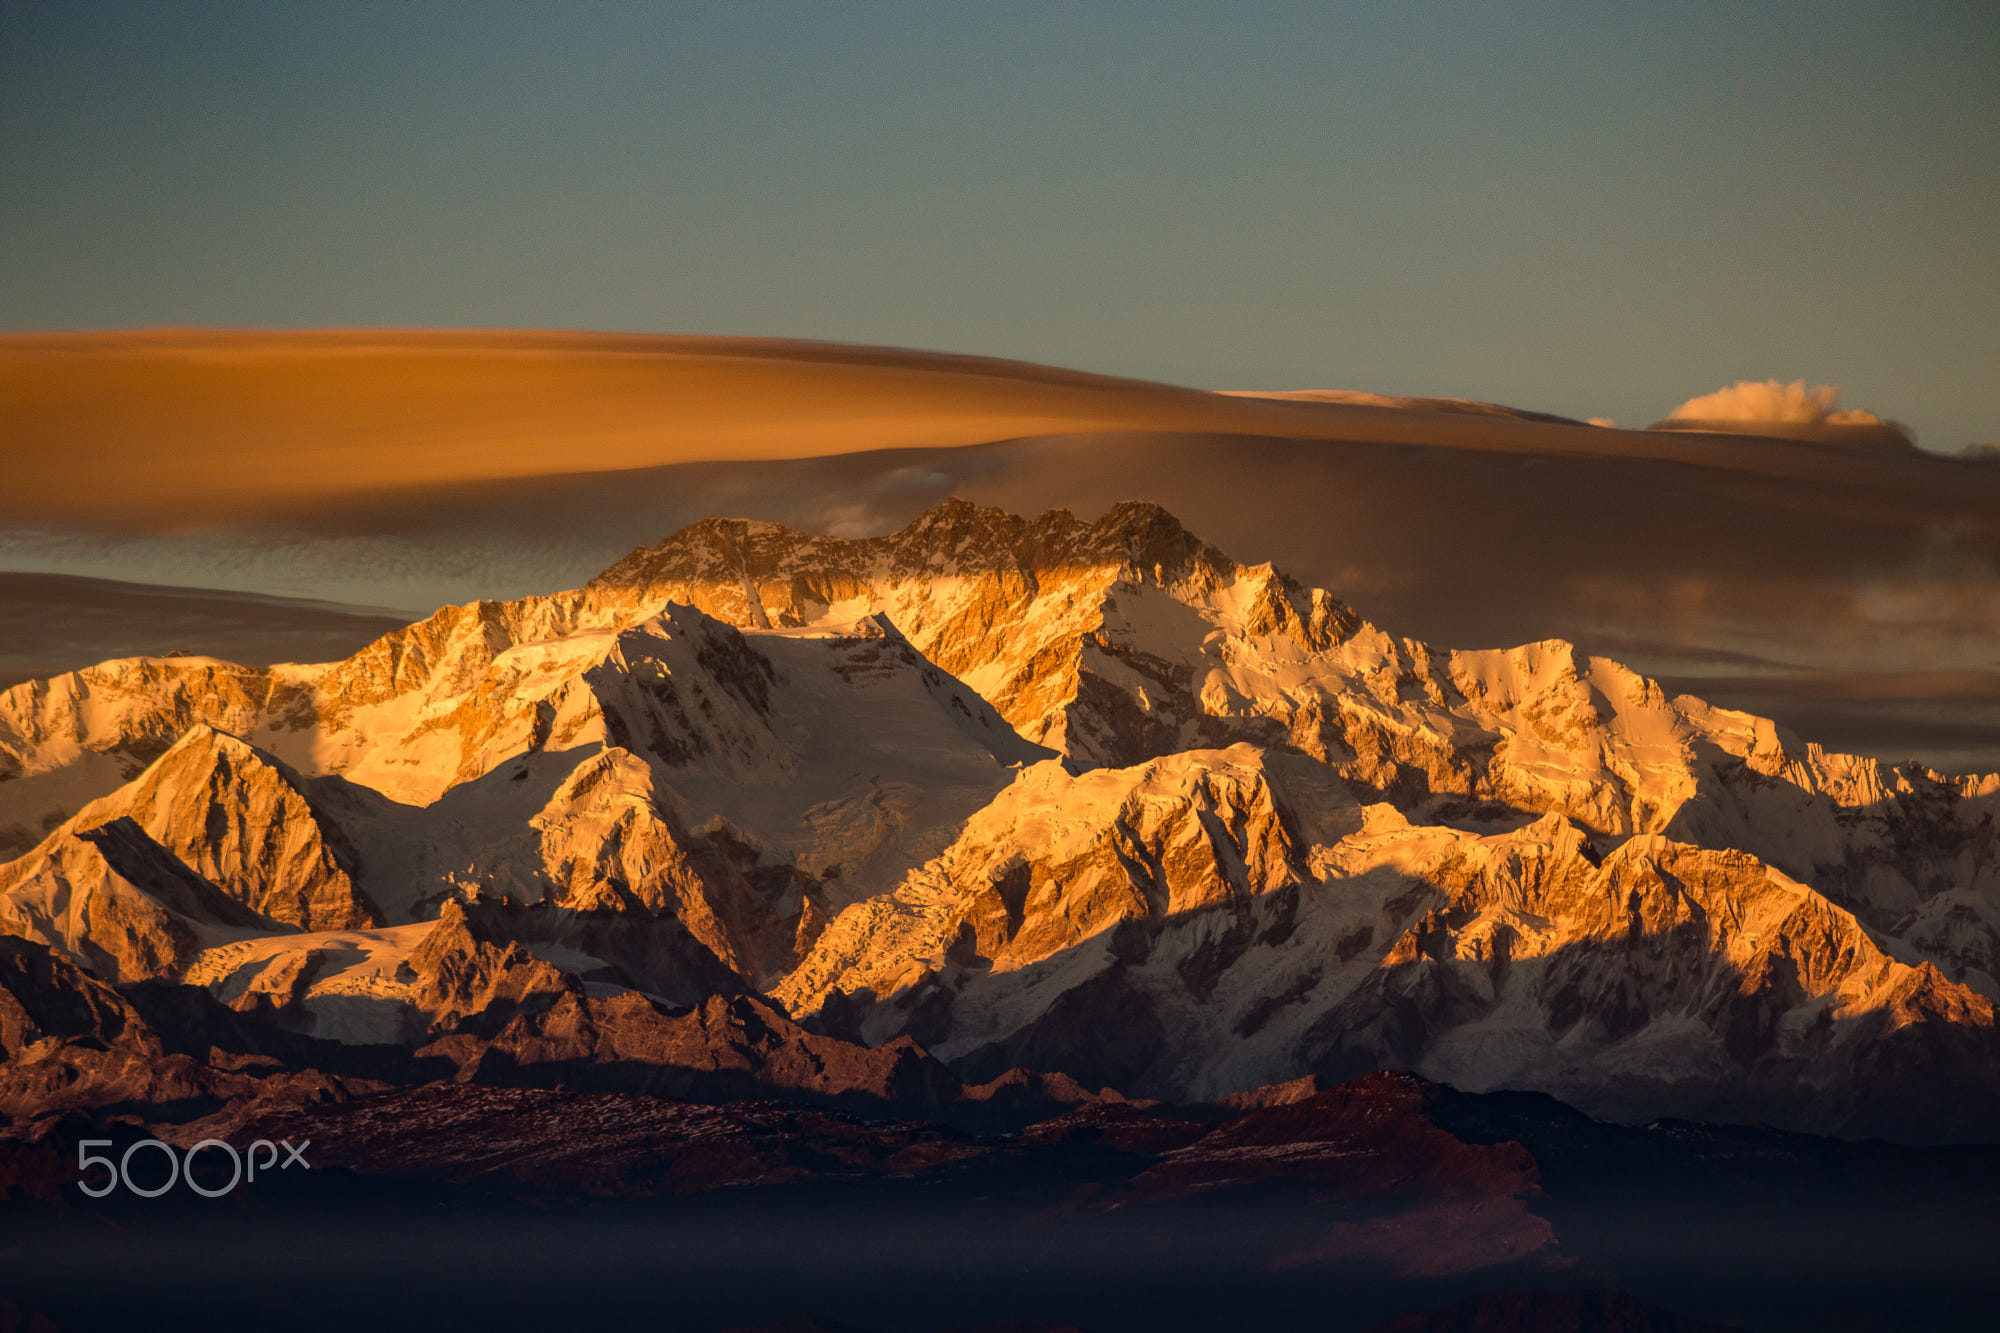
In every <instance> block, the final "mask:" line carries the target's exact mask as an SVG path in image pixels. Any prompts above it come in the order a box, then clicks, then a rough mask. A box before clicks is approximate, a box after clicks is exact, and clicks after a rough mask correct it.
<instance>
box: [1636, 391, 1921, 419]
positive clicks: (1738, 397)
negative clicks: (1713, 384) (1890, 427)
mask: <svg viewBox="0 0 2000 1333" xmlns="http://www.w3.org/2000/svg"><path fill="white" fill-rule="evenodd" d="M1839 403H1840V386H1839V385H1838V384H1815V385H1813V386H1812V387H1811V388H1807V387H1806V382H1805V381H1804V380H1793V381H1792V382H1791V383H1790V384H1786V383H1784V382H1783V381H1781V380H1738V381H1736V383H1734V384H1732V385H1730V386H1729V387H1728V388H1726V389H1717V390H1716V391H1715V392H1714V393H1709V394H1703V395H1702V396H1701V397H1699V398H1690V399H1688V400H1687V401H1686V402H1685V403H1682V404H1681V405H1680V406H1679V407H1677V408H1675V409H1674V410H1673V411H1671V412H1669V413H1667V420H1668V421H1743V422H1752V421H1755V422H1782V423H1787V424H1791V425H1799V426H1819V425H1826V426H1879V425H1881V424H1882V418H1880V417H1878V416H1876V415H1875V414H1874V413H1873V412H1862V411H1859V410H1855V409H1848V410H1845V411H1842V410H1840V409H1839Z"/></svg>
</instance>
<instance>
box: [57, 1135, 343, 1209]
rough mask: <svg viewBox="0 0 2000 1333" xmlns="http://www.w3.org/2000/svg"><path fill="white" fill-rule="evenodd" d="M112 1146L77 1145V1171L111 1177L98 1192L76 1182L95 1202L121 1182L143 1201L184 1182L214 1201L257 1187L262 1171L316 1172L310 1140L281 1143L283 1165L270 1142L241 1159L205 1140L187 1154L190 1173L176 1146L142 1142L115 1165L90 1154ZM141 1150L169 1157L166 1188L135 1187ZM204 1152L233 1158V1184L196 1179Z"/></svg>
mask: <svg viewBox="0 0 2000 1333" xmlns="http://www.w3.org/2000/svg"><path fill="white" fill-rule="evenodd" d="M111 1142H112V1141H111V1140H110V1139H84V1140H82V1141H81V1142H80V1143H78V1144H77V1145H76V1169H77V1170H79V1171H82V1172H84V1173H86V1174H88V1172H89V1171H90V1168H91V1167H93V1166H101V1167H103V1168H104V1169H105V1170H106V1171H108V1172H110V1173H111V1178H110V1179H109V1180H106V1181H105V1182H104V1183H103V1184H102V1185H100V1186H97V1187H95V1188H92V1186H91V1184H90V1182H89V1181H88V1180H79V1181H77V1182H76V1187H77V1188H78V1189H80V1190H82V1191H83V1192H84V1193H85V1194H88V1195H89V1196H90V1197H91V1198H93V1199H101V1198H103V1197H104V1196H105V1195H107V1194H109V1193H111V1191H113V1190H115V1189H117V1188H118V1186H119V1184H120V1182H123V1184H124V1186H125V1188H126V1189H128V1190H130V1191H132V1193H134V1194H136V1195H138V1196H139V1197H140V1198H142V1199H155V1198H158V1197H159V1196H160V1195H162V1194H165V1193H166V1192H167V1191H168V1190H170V1189H172V1188H173V1187H174V1185H175V1184H176V1183H177V1182H179V1181H180V1180H181V1179H183V1178H185V1179H186V1180H187V1187H188V1188H189V1189H191V1190H193V1191H194V1192H195V1193H196V1194H200V1195H203V1196H205V1197H207V1198H210V1199H219V1198H221V1197H222V1196H223V1195H225V1194H227V1193H229V1191H231V1190H233V1189H235V1188H236V1186H237V1185H238V1183H240V1182H242V1181H245V1180H248V1181H251V1182H253V1183H254V1182H255V1181H256V1179H257V1172H258V1171H260V1170H261V1171H263V1172H264V1173H265V1174H266V1175H268V1174H270V1171H271V1168H272V1166H274V1165H276V1166H277V1167H278V1169H279V1170H280V1171H286V1170H289V1169H291V1167H292V1164H293V1163H297V1164H298V1165H300V1166H302V1167H304V1168H305V1169H306V1170H308V1171H310V1170H312V1165H311V1163H309V1162H307V1161H306V1149H307V1148H310V1147H312V1140H311V1139H307V1140H306V1141H305V1142H304V1143H301V1144H300V1145H299V1146H298V1147H296V1148H294V1147H293V1146H292V1141H291V1140H290V1139H280V1140H279V1141H278V1142H279V1143H282V1144H284V1146H285V1160H284V1162H283V1163H282V1164H280V1163H279V1162H278V1144H277V1143H273V1142H271V1141H270V1140H269V1139H258V1140H257V1141H256V1142H255V1143H253V1144H251V1145H250V1151H249V1152H248V1153H246V1154H243V1155H241V1156H239V1155H238V1154H237V1151H236V1149H234V1148H232V1147H230V1146H229V1145H228V1144H226V1143H224V1142H223V1141H222V1140H221V1139H203V1140H202V1141H201V1142H200V1143H197V1144H195V1145H194V1146H193V1147H192V1148H189V1149H188V1150H187V1155H186V1159H185V1160H186V1165H187V1170H186V1171H185V1172H183V1171H182V1170H181V1166H182V1161H183V1159H182V1156H181V1154H179V1153H178V1152H176V1151H175V1150H174V1146H173V1145H172V1144H170V1143H162V1142H160V1141H159V1140H158V1139H140V1140H139V1141H138V1142H137V1143H135V1144H133V1145H132V1146H131V1147H129V1148H127V1149H126V1150H125V1155H124V1156H122V1157H120V1158H119V1159H118V1160H117V1161H116V1162H115V1163H114V1162H113V1161H112V1160H111V1159H110V1158H109V1157H99V1156H96V1155H94V1154H93V1153H92V1152H91V1151H90V1150H91V1149H92V1148H109V1147H110V1146H111ZM141 1148H158V1149H159V1150H160V1151H161V1152H163V1153H165V1154H166V1155H167V1179H166V1183H165V1184H163V1185H156V1186H154V1187H153V1188H151V1189H145V1188H142V1187H140V1186H138V1185H135V1184H133V1183H132V1154H133V1153H135V1152H138V1151H139V1149H141ZM204 1148H220V1149H221V1150H222V1151H223V1152H226V1153H228V1154H229V1183H228V1184H227V1185H224V1186H222V1187H221V1188H219V1189H215V1188H210V1187H209V1186H206V1185H203V1184H202V1183H201V1182H200V1181H198V1180H196V1179H195V1178H194V1159H195V1155H196V1154H197V1153H199V1152H201V1151H202V1149H204ZM259 1148H262V1149H265V1150H267V1152H268V1156H266V1157H265V1158H264V1160H263V1161H262V1162H261V1163H260V1162H259V1161H258V1160H257V1150H258V1149H259ZM245 1158H247V1159H248V1170H247V1171H246V1170H245Z"/></svg>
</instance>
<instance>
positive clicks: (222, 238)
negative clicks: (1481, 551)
mask: <svg viewBox="0 0 2000 1333" xmlns="http://www.w3.org/2000/svg"><path fill="white" fill-rule="evenodd" d="M1996 238H2000V7H1996V6H1994V5H1992V4H1990V3H1984V2H1983V0H1982V2H1980V3H1971V4H1958V5H1953V4H1882V5H1831V4H1812V5H1799V4H1784V3H1768V4H1736V5H1720V6H1710V5H1699V4H1682V3H1662V4H1657V5H1654V4H1648V5H1632V4H1615V5H1613V4H1605V5H1595V4H1563V5H1527V4H1519V5H1516V4H1422V3H1411V2H1410V0H1404V2H1402V3H1396V4H1386V5H1354V6H1342V5H1326V4H1310V5H1291V4H1258V3H1231V4H1212V5H1176V4H1171V3H1165V2H1164V0H1149V2H1148V3H1143V4H1113V3H1065V4H1035V3H1008V4H942V3H939V4H927V5H900V4H806V3H794V4H757V3H727V4H725V3H721V2H720V0H717V3H712V4H693V5H642V6H639V5H613V4H602V5H600V4H581V3H577V4H553V3H551V4H537V5H527V4H506V3H488V4H477V5H444V4H384V5H369V4H365V3H357V2H356V0H345V2H343V3H338V4H311V3H294V2H289V0H287V2H277V0H263V2H260V3H245V4H220V5H217V4H203V3H194V2H193V0H186V2H182V3H171V4H157V5H125V4H113V3H88V4H84V3H59V2H57V0H0V241H4V244H0V328H6V329H53V328H106V327H133V326H144V325H156V324H209V325H231V326H276V327H303V326H317V325H349V324H366V325H379V324H403V325H521V326H544V327H571V328H610V329H633V330H647V331H660V332H690V333H754V334H782V335H796V336H805V337H815V338H830V339H840V340H849V341H860V342H878V343H893V344H901V345H907V346H917V347H934V348H943V349H949V350H957V351H973V352H986V353H993V354H997V355H1006V356H1018V357H1024V358H1027V359H1031V360H1039V361H1048V362H1054V363H1058V364H1063V365H1071V366H1078V367H1082V368H1086V369H1093V370H1101V371H1107V372H1112V373H1118V374H1130V375H1139V376H1145V377H1150V378H1158V379H1167V380H1174V381H1178V382H1181V383H1188V384H1196V385H1203V386H1209V387H1229V386H1236V387H1272V388H1275V387H1345V388H1361V389H1373V390H1377V391H1382V392H1400V393H1434V394H1455V395H1462V396H1469V397H1484V398H1493V399H1498V400H1501V401H1507V402H1513V403H1517V404H1520V405H1524V406H1531V407H1538V408H1544V409H1548V410H1553V411H1560V412H1567V413H1572V414H1576V415H1591V414H1608V415H1611V416H1615V417H1617V418H1619V419H1620V420H1621V421H1623V422H1625V423H1627V424H1644V422H1646V421H1649V420H1651V419H1652V418H1654V417H1657V416H1660V415H1663V414H1664V413H1665V412H1666V411H1667V409H1669V408H1671V407H1672V406H1674V405H1675V404H1676V403H1678V402H1679V401H1681V400H1682V399H1685V398H1688V397H1691V396H1693V395H1695V394H1698V393H1704V392H1707V391H1709V390H1712V389H1715V388H1717V387H1718V386H1720V385H1722V384H1725V383H1727V382H1729V381H1731V380H1735V379H1738V378H1757V379H1763V378H1768V377H1777V378H1781V379H1787V380H1789V379H1794V378H1805V379H1808V380H1812V381H1827V382H1833V383H1838V384H1841V385H1843V386H1844V387H1845V390H1846V392H1845V398H1844V401H1845V403H1846V404H1847V405H1849V406H1855V407H1862V408H1868V409H1871V410H1874V411H1876V412H1879V413H1882V414H1884V415H1886V416H1891V417H1896V418H1899V419H1901V420H1904V421H1907V422H1909V423H1911V424H1912V425H1913V426H1914V427H1915V428H1916V429H1917V432H1918V434H1919V437H1920V439H1921V440H1922V442H1923V443H1925V444H1927V445H1930V446H1932V447H1938V448H1955V447H1957V446H1958V445H1960V444H1963V443H1965V442H1967V441H1969V440H1973V439H1993V438H1995V437H2000V239H1996Z"/></svg>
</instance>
